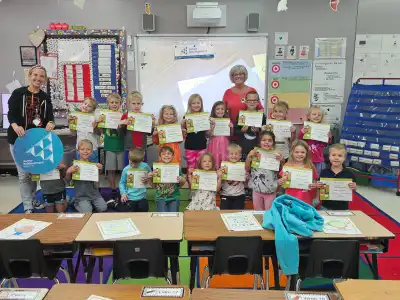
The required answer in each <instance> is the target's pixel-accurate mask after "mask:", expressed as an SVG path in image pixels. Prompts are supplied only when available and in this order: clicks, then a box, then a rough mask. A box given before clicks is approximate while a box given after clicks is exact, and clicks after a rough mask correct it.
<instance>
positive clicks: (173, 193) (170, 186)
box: [150, 146, 186, 212]
mask: <svg viewBox="0 0 400 300" xmlns="http://www.w3.org/2000/svg"><path fill="white" fill-rule="evenodd" d="M173 158H174V150H173V149H172V148H171V147H169V146H163V147H161V149H160V152H159V157H158V159H159V161H160V162H162V163H164V164H170V163H171V162H172V159H173ZM153 175H154V174H150V176H153ZM177 180H178V182H177V183H154V184H153V185H154V186H155V188H156V204H157V211H159V212H178V211H179V204H180V200H181V194H180V192H179V188H181V187H182V186H184V185H185V183H186V179H185V177H183V176H182V171H181V169H179V176H178V178H177Z"/></svg>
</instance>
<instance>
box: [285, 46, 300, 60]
mask: <svg viewBox="0 0 400 300" xmlns="http://www.w3.org/2000/svg"><path fill="white" fill-rule="evenodd" d="M286 51H287V52H286V58H287V59H296V58H297V47H296V46H292V45H291V46H287V50H286Z"/></svg>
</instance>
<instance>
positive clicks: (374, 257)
mask: <svg viewBox="0 0 400 300" xmlns="http://www.w3.org/2000/svg"><path fill="white" fill-rule="evenodd" d="M372 268H373V269H374V270H373V272H374V279H375V280H378V279H379V270H378V255H377V254H372Z"/></svg>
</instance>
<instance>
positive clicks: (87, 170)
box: [72, 160, 99, 182]
mask: <svg viewBox="0 0 400 300" xmlns="http://www.w3.org/2000/svg"><path fill="white" fill-rule="evenodd" d="M73 164H74V166H78V167H79V169H78V171H77V172H75V173H73V174H72V180H85V181H94V182H99V169H98V168H97V164H95V163H91V162H87V161H81V160H74V163H73Z"/></svg>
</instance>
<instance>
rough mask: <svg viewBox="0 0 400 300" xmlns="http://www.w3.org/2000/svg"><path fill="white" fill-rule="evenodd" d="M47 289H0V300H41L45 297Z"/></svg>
mask: <svg viewBox="0 0 400 300" xmlns="http://www.w3.org/2000/svg"><path fill="white" fill-rule="evenodd" d="M48 291H49V290H48V289H23V288H18V289H15V288H14V289H11V288H5V289H0V299H7V300H11V299H15V300H42V299H44V297H45V296H46V294H47V292H48Z"/></svg>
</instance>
